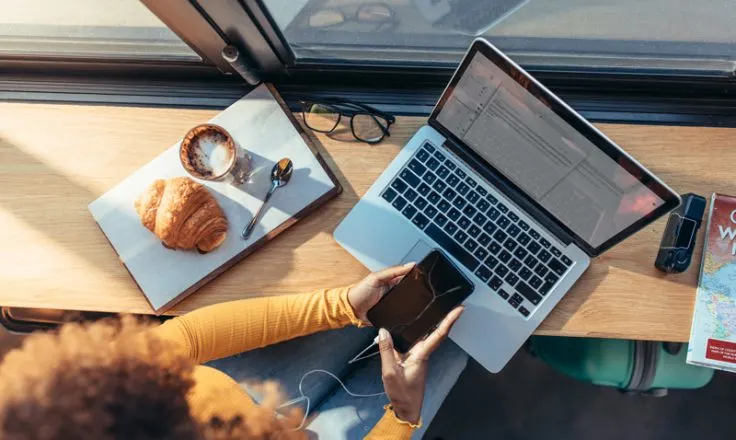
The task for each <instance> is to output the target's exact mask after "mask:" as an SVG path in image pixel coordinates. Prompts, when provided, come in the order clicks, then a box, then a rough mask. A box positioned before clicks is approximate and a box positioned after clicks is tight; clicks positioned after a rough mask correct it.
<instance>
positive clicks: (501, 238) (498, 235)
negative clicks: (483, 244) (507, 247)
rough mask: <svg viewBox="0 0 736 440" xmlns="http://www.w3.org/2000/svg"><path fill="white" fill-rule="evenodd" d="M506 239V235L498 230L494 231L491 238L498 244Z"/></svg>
mask: <svg viewBox="0 0 736 440" xmlns="http://www.w3.org/2000/svg"><path fill="white" fill-rule="evenodd" d="M507 237H508V235H506V233H505V232H503V231H502V230H500V229H499V230H498V231H496V233H495V234H493V238H495V239H496V241H498V242H499V243H503V242H504V241H506V238H507Z"/></svg>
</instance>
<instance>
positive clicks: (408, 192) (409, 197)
mask: <svg viewBox="0 0 736 440" xmlns="http://www.w3.org/2000/svg"><path fill="white" fill-rule="evenodd" d="M417 195H418V194H417V192H416V191H414V190H413V189H411V188H409V189H408V190H406V192H405V193H404V197H406V200H408V201H410V202H413V201H414V199H416V198H417Z"/></svg>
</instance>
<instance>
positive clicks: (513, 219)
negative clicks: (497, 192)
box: [509, 212, 519, 222]
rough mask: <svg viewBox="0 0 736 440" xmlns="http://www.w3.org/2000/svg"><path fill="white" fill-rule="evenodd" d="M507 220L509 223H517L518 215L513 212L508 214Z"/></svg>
mask: <svg viewBox="0 0 736 440" xmlns="http://www.w3.org/2000/svg"><path fill="white" fill-rule="evenodd" d="M509 218H510V219H511V221H512V222H517V221H519V216H518V215H516V213H515V212H509Z"/></svg>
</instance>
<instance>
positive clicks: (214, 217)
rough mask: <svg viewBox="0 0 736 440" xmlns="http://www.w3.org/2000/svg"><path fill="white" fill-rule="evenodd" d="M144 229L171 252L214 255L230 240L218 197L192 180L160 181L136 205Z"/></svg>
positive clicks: (183, 178) (178, 178) (152, 185)
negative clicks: (227, 239)
mask: <svg viewBox="0 0 736 440" xmlns="http://www.w3.org/2000/svg"><path fill="white" fill-rule="evenodd" d="M135 209H136V211H137V212H138V216H140V218H141V222H142V223H143V226H145V227H146V228H147V229H148V230H150V231H151V232H153V233H154V234H156V236H157V237H158V238H160V239H161V242H162V243H163V245H164V246H166V247H167V248H170V249H193V248H195V247H196V248H197V249H198V250H199V251H200V252H202V253H205V252H210V251H212V250H214V249H217V247H218V246H220V245H221V244H222V243H223V242H224V241H225V239H226V238H227V229H228V223H227V218H225V214H224V213H223V211H222V208H220V205H218V204H217V200H215V198H214V196H212V194H210V192H209V191H208V190H207V188H206V187H205V186H204V185H202V184H201V183H197V182H195V181H193V180H192V179H190V178H188V177H175V178H172V179H167V180H161V179H159V180H156V181H155V182H153V183H152V184H151V186H149V187H148V188H147V189H146V191H145V192H143V194H141V196H140V197H139V198H138V200H136V201H135Z"/></svg>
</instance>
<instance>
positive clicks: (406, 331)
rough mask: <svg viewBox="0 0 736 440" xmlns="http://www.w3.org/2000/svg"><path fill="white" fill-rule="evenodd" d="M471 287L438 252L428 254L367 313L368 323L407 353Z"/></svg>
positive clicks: (465, 295)
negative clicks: (384, 332) (388, 336)
mask: <svg viewBox="0 0 736 440" xmlns="http://www.w3.org/2000/svg"><path fill="white" fill-rule="evenodd" d="M474 288H475V287H474V286H473V283H471V282H470V280H468V278H467V277H466V276H465V275H463V273H462V272H460V270H458V268H457V267H456V266H455V265H454V264H453V263H452V261H450V260H449V259H448V258H447V257H446V256H445V255H444V254H443V253H442V252H441V251H439V250H436V249H435V250H433V251H431V252H430V253H429V254H428V255H427V256H426V257H425V258H424V259H423V260H422V261H421V262H419V263H418V264H417V265H416V266H415V267H414V269H412V271H411V272H409V273H408V274H407V275H406V276H405V277H404V279H402V280H401V282H399V284H397V285H396V286H394V288H393V289H391V290H390V291H388V293H386V295H384V296H383V298H381V299H380V300H379V301H378V303H377V304H376V305H375V306H373V308H371V309H370V310H368V314H367V315H368V320H369V321H370V322H371V323H372V324H373V325H374V326H375V327H378V328H385V329H386V330H388V331H389V332H391V337H392V338H393V341H394V347H395V348H396V350H397V351H398V352H399V353H406V352H407V351H408V350H409V349H410V348H411V347H412V346H413V345H414V344H415V343H417V342H418V341H419V340H421V339H422V338H424V337H425V336H426V335H427V334H429V333H430V332H431V331H432V330H434V329H435V327H436V326H437V325H438V324H439V323H440V322H441V321H442V319H443V318H444V317H445V316H447V314H448V313H450V311H452V309H454V308H455V307H457V306H458V305H460V304H461V303H462V302H463V301H465V299H466V298H467V297H468V296H470V294H471V293H473V289H474Z"/></svg>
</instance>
